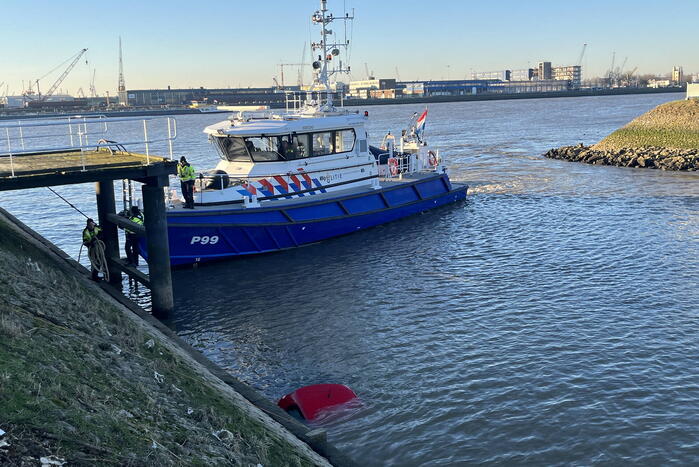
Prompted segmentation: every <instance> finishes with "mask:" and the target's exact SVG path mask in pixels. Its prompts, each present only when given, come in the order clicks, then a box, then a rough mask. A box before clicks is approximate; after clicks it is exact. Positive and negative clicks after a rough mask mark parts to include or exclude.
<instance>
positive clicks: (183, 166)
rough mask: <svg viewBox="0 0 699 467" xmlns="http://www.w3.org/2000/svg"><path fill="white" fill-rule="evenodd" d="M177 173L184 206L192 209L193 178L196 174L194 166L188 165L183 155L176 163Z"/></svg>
mask: <svg viewBox="0 0 699 467" xmlns="http://www.w3.org/2000/svg"><path fill="white" fill-rule="evenodd" d="M177 175H178V176H179V177H180V187H181V188H182V197H183V198H184V207H185V208H186V209H194V179H195V178H196V177H197V175H196V173H195V172H194V167H192V166H191V165H189V162H187V159H186V158H185V157H184V156H182V157H180V162H179V164H177Z"/></svg>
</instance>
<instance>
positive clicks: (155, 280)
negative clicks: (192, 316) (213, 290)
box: [142, 176, 174, 317]
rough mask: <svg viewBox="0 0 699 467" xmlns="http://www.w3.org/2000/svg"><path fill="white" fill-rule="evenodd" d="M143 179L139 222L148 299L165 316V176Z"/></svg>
mask: <svg viewBox="0 0 699 467" xmlns="http://www.w3.org/2000/svg"><path fill="white" fill-rule="evenodd" d="M143 182H144V185H143V188H142V192H143V209H144V212H143V217H144V220H143V223H144V225H145V228H146V242H147V245H148V270H149V276H150V283H151V302H152V306H153V314H154V315H155V316H159V317H165V316H167V315H168V314H169V313H170V312H171V311H172V310H173V308H174V299H173V290H172V276H171V275H170V251H169V244H168V234H167V214H166V211H165V192H164V191H163V188H164V187H166V186H168V184H169V183H168V177H167V176H159V177H148V178H146V179H144V180H143Z"/></svg>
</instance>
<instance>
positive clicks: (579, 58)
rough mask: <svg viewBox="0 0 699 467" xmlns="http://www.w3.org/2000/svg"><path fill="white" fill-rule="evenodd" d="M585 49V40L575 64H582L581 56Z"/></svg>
mask: <svg viewBox="0 0 699 467" xmlns="http://www.w3.org/2000/svg"><path fill="white" fill-rule="evenodd" d="M585 49H587V42H585V43H584V44H583V46H582V50H581V51H580V56H579V57H578V61H577V62H576V63H575V64H576V65H577V66H581V65H582V61H583V57H584V56H585Z"/></svg>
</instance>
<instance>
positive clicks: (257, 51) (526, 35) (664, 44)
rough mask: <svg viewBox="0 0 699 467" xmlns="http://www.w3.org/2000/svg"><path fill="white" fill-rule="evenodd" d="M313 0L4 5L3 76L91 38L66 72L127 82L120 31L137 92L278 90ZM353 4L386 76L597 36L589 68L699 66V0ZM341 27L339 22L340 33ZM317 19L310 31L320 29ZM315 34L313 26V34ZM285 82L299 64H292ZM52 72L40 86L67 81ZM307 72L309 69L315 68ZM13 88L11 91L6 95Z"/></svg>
mask: <svg viewBox="0 0 699 467" xmlns="http://www.w3.org/2000/svg"><path fill="white" fill-rule="evenodd" d="M318 5H319V2H318V1H316V0H258V1H240V0H225V1H215V2H203V1H202V2H193V1H183V0H169V1H160V0H148V1H145V0H140V1H134V0H123V1H118V2H117V1H106V0H105V1H95V0H92V1H78V0H62V1H54V0H51V1H49V0H3V1H2V16H1V18H2V19H1V22H2V26H1V27H0V51H1V52H2V53H1V58H0V82H2V81H6V82H8V83H9V84H10V93H13V92H19V91H21V89H22V80H25V81H27V80H29V79H36V78H38V77H40V76H42V75H44V74H45V73H46V72H48V71H49V70H51V69H52V68H54V67H55V66H56V65H58V64H59V63H61V62H62V61H64V60H66V59H67V58H68V57H70V56H71V55H73V54H75V53H76V52H77V51H78V50H80V49H81V48H83V47H87V48H88V49H89V51H88V53H87V59H88V64H85V61H84V60H83V61H82V62H81V63H80V64H78V65H77V66H76V67H75V69H74V70H73V72H72V73H71V74H70V76H69V77H68V78H67V79H66V80H65V81H64V83H63V85H62V88H63V89H64V90H68V91H70V92H72V93H74V92H76V91H77V89H78V88H79V87H82V88H83V89H84V91H85V92H86V93H87V92H88V89H89V82H90V77H91V74H92V68H93V67H94V68H96V70H97V71H96V80H95V84H96V88H97V91H98V92H99V93H100V94H101V95H104V92H105V91H106V90H109V91H110V93H113V92H114V91H115V90H116V87H117V70H118V45H117V44H118V37H119V35H121V36H122V41H123V50H124V71H125V76H126V85H127V88H130V89H143V88H162V87H166V86H168V85H170V86H172V87H173V88H174V87H199V86H205V87H227V86H233V87H237V86H270V85H271V84H272V77H273V76H278V75H279V68H278V66H277V64H279V63H281V62H298V61H300V60H301V55H302V51H303V45H304V42H308V39H309V33H310V31H311V26H310V21H309V18H310V15H311V13H312V12H313V11H314V10H315V9H317V8H318ZM344 5H346V6H347V7H348V9H351V8H354V9H355V12H356V20H355V22H354V29H353V36H352V44H353V47H352V53H351V65H352V68H353V70H354V71H353V76H352V78H354V79H362V78H363V77H364V75H365V73H364V63H365V62H366V63H368V66H369V68H370V69H371V70H373V71H374V72H375V75H377V76H378V77H392V76H395V68H396V67H398V70H399V73H400V77H401V78H402V79H403V80H407V79H418V78H419V79H440V78H446V77H447V76H448V77H449V78H452V79H456V78H464V77H466V76H467V75H469V74H470V71H471V70H476V71H494V70H502V69H505V68H508V69H519V68H526V67H527V66H528V65H529V66H534V65H535V64H536V62H538V61H540V60H543V59H545V60H549V61H551V62H553V64H554V65H571V64H574V63H575V61H576V60H577V58H578V55H579V54H580V50H581V48H582V44H583V43H588V48H587V52H586V55H585V59H584V60H583V65H584V66H586V68H585V69H584V75H585V77H591V76H597V75H601V74H603V73H604V71H605V70H606V69H608V68H609V66H610V64H611V58H612V52H614V51H616V55H617V65H620V64H621V62H622V61H623V60H624V57H627V56H628V62H627V65H626V69H627V70H630V69H632V68H633V67H636V66H637V67H638V73H641V74H643V73H657V74H667V73H669V72H670V70H671V68H672V66H673V65H680V66H683V67H684V70H685V73H697V72H699V54H698V53H697V52H696V43H697V34H698V33H697V31H699V26H697V24H698V23H697V21H698V20H699V0H667V1H663V2H659V1H657V0H654V1H644V0H618V1H615V0H606V1H604V0H586V1H572V2H569V1H561V0H537V1H522V0H519V1H510V0H500V1H483V0H477V1H472V0H433V1H425V0H421V1H411V0H403V1H394V0H380V1H378V0H329V6H330V8H331V11H334V12H336V13H341V12H342V10H343V7H344ZM341 27H342V26H341V25H338V26H335V29H338V28H341ZM317 29H318V27H313V28H312V31H313V32H314V33H315V32H317ZM315 37H316V36H315V35H314V38H315ZM286 73H288V75H287V82H289V81H291V82H294V81H295V76H296V72H295V71H294V70H291V69H289V70H288V71H286V72H285V74H286ZM59 74H60V73H59V72H56V73H54V74H53V75H50V76H49V77H47V78H46V79H45V80H44V81H42V89H43V90H46V89H47V88H48V86H50V85H51V83H52V82H53V81H54V80H55V78H57V77H58V75H59ZM308 75H309V73H307V76H308ZM2 92H4V87H3V89H2V90H0V94H2Z"/></svg>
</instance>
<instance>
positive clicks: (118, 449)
mask: <svg viewBox="0 0 699 467" xmlns="http://www.w3.org/2000/svg"><path fill="white" fill-rule="evenodd" d="M57 261H58V260H56V259H55V258H54V257H52V256H51V255H50V254H47V253H46V252H44V251H42V250H40V249H38V248H36V247H35V246H34V245H33V244H32V243H31V242H30V241H27V240H26V239H24V238H23V237H22V236H21V235H20V234H19V233H18V232H17V231H16V230H15V229H14V227H12V226H11V225H9V224H8V223H5V222H3V220H2V217H1V216H0V267H1V268H2V273H1V274H0V429H2V430H5V431H6V432H7V434H6V435H5V436H4V438H2V439H3V440H4V441H7V442H8V443H9V446H4V447H0V464H1V465H36V464H39V462H38V459H39V457H40V456H48V455H55V456H57V457H59V458H61V459H65V460H66V461H67V462H68V465H145V464H148V465H230V464H242V465H256V464H257V463H261V464H263V465H311V464H317V463H323V461H324V460H323V459H322V458H320V457H319V456H317V455H316V454H315V453H313V452H312V451H311V450H310V449H308V447H307V446H305V445H302V444H301V443H300V442H298V440H296V439H295V438H293V437H291V436H289V435H288V433H286V432H284V430H282V429H281V427H278V425H277V427H275V426H274V423H272V424H270V423H269V421H268V420H269V419H267V418H266V417H265V416H264V415H263V414H261V412H260V411H259V410H257V409H256V408H254V407H252V406H250V405H249V404H248V403H247V401H244V400H243V399H242V397H240V396H239V395H238V394H237V393H235V392H233V391H232V390H231V389H230V387H228V386H226V385H225V384H223V383H222V382H221V381H220V380H218V379H217V378H215V377H213V376H212V375H211V374H210V373H208V372H206V370H203V369H202V368H201V367H198V366H197V364H195V363H194V362H193V360H191V358H190V357H188V355H187V354H186V353H184V352H182V350H181V349H180V348H179V347H177V346H176V345H174V344H172V342H169V341H167V339H165V338H164V337H163V335H162V334H160V332H159V331H157V329H155V328H153V327H152V326H150V325H148V324H146V323H145V322H143V321H142V320H141V319H140V318H138V317H136V316H135V315H133V314H132V313H131V312H130V311H128V310H126V309H124V308H120V305H119V304H118V303H117V302H114V301H110V300H109V299H108V298H107V297H106V295H104V294H103V293H102V292H101V290H99V289H98V287H97V286H95V285H93V284H90V283H89V282H87V281H86V280H85V279H84V278H81V277H79V276H76V275H75V274H71V273H70V271H66V270H65V269H62V268H60V267H58V266H57V264H58V263H57ZM292 438H293V439H292ZM0 445H1V444H0Z"/></svg>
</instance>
